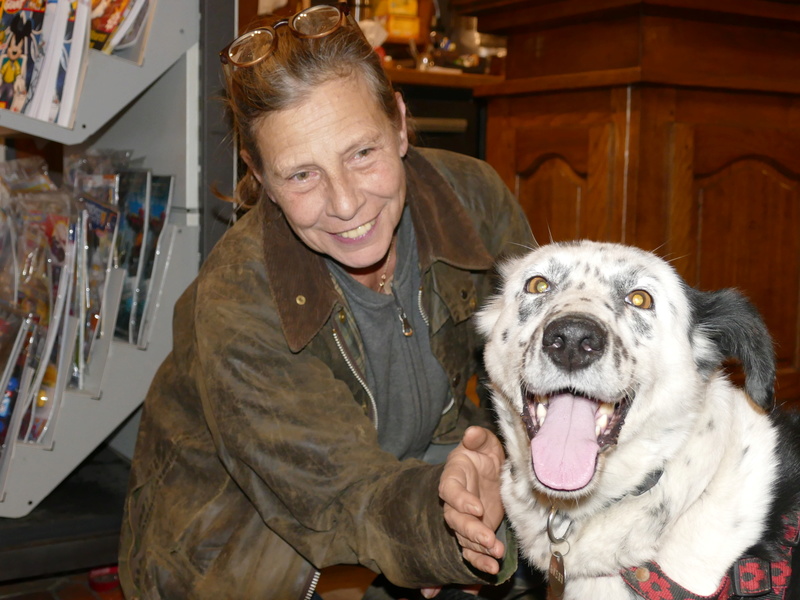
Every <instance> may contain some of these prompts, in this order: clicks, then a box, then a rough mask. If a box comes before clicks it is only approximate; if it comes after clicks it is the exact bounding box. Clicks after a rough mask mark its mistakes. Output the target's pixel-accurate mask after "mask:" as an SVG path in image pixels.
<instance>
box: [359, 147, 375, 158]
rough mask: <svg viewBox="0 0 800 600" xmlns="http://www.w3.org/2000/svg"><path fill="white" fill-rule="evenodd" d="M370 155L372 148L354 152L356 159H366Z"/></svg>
mask: <svg viewBox="0 0 800 600" xmlns="http://www.w3.org/2000/svg"><path fill="white" fill-rule="evenodd" d="M371 153H372V148H363V149H361V150H359V151H358V152H356V158H366V157H367V156H369V155H370V154H371Z"/></svg>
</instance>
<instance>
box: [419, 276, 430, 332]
mask: <svg viewBox="0 0 800 600" xmlns="http://www.w3.org/2000/svg"><path fill="white" fill-rule="evenodd" d="M417 308H419V314H420V315H422V320H423V321H425V325H427V326H428V327H430V326H431V323H430V321H429V320H428V315H426V314H425V309H424V308H422V286H421V285H420V286H419V292H418V293H417Z"/></svg>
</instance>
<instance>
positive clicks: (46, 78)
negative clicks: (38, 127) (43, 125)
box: [24, 0, 71, 121]
mask: <svg viewBox="0 0 800 600" xmlns="http://www.w3.org/2000/svg"><path fill="white" fill-rule="evenodd" d="M70 8H71V2H70V0H47V8H46V10H45V17H44V24H43V26H42V37H41V42H42V53H43V57H42V59H41V60H40V61H39V64H38V65H37V67H38V72H35V73H34V79H33V82H32V84H31V87H32V89H31V92H30V93H29V102H28V105H27V106H26V107H25V110H24V112H25V114H27V115H28V116H30V117H33V118H34V119H40V120H43V121H52V120H54V119H52V118H51V116H54V115H53V111H54V108H55V111H56V112H57V111H58V102H57V100H58V98H57V97H56V84H57V81H58V71H59V64H60V63H61V58H62V52H63V49H64V36H65V35H66V31H67V23H68V21H69V14H70ZM54 101H55V107H54Z"/></svg>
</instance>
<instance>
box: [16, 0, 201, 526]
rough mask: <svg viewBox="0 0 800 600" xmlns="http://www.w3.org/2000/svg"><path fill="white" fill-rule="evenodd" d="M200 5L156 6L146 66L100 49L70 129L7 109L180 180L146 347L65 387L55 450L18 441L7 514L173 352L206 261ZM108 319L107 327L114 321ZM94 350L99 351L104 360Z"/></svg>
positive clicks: (93, 443) (98, 364) (111, 357)
mask: <svg viewBox="0 0 800 600" xmlns="http://www.w3.org/2000/svg"><path fill="white" fill-rule="evenodd" d="M199 56H200V54H199V0H158V1H157V4H156V13H155V15H154V21H153V25H152V28H151V30H150V35H149V38H148V43H147V46H146V49H145V53H144V58H143V61H142V63H141V65H137V64H135V63H132V62H129V61H126V60H124V59H121V58H119V57H115V56H106V55H104V54H102V53H99V52H96V51H93V52H92V53H91V56H90V58H89V66H88V70H87V73H86V81H85V83H84V88H83V92H82V94H81V98H80V100H79V106H78V113H77V114H78V118H77V119H76V124H75V127H74V128H73V129H71V130H70V129H65V128H62V127H59V126H57V125H53V124H48V123H44V122H40V121H37V120H34V119H30V118H27V117H24V116H22V115H19V114H13V113H8V112H6V111H0V127H5V128H10V129H13V130H15V131H18V132H20V133H22V134H26V135H34V136H37V137H42V138H45V139H49V140H52V141H56V142H59V143H63V144H65V145H67V146H70V148H65V152H66V151H67V150H70V151H76V150H82V149H89V148H95V149H117V150H126V151H129V152H130V153H131V155H132V157H133V158H134V159H143V161H144V162H143V163H142V164H141V166H143V167H145V168H149V169H151V170H152V171H153V172H154V173H158V174H172V175H175V188H174V196H173V208H172V213H171V216H170V219H169V225H168V227H167V228H165V230H164V232H165V233H166V232H167V231H168V230H169V232H171V235H165V233H162V236H164V239H165V240H166V239H169V240H171V241H170V243H169V244H167V247H162V249H161V252H162V255H164V258H166V259H167V260H168V262H167V267H166V272H165V275H164V279H163V286H162V291H161V296H160V300H159V303H158V309H157V310H156V312H155V316H154V320H153V323H152V327H151V329H150V332H151V335H150V339H149V343H148V345H147V348H146V349H144V350H141V349H138V348H137V347H136V346H134V345H130V344H128V343H125V342H122V341H117V340H110V339H105V340H103V341H102V342H101V343H100V344H99V346H98V347H97V348H96V349H95V350H93V352H95V356H93V357H92V360H91V362H90V364H89V385H87V386H86V387H87V390H84V391H76V390H67V391H66V392H65V394H64V396H63V398H62V404H61V408H60V411H59V413H58V416H57V418H56V419H55V420H54V424H53V428H54V429H53V438H52V440H53V442H52V444H51V445H50V446H49V447H43V446H37V445H33V444H26V443H20V442H15V443H14V444H13V446H12V447H10V448H9V449H7V455H6V457H7V458H9V459H10V460H9V462H8V463H7V467H6V469H5V483H4V484H2V482H0V485H2V489H0V517H12V518H18V517H23V516H25V515H27V514H29V513H30V512H31V511H32V510H33V509H35V508H36V506H37V505H38V504H39V503H40V502H41V501H42V500H43V499H44V498H45V497H46V496H47V495H48V494H49V493H50V492H51V491H53V489H55V487H56V486H58V485H59V484H60V483H61V482H62V481H63V480H64V479H65V478H66V477H67V476H68V475H69V474H70V473H72V472H73V471H74V470H75V468H76V467H77V466H78V465H80V464H81V463H82V462H83V461H84V460H85V459H86V458H87V457H88V456H89V455H90V454H91V453H92V452H93V451H94V450H95V449H97V448H98V447H99V446H100V445H101V444H103V443H104V442H105V441H106V440H108V439H110V438H111V436H112V434H114V433H115V432H116V431H118V430H119V429H120V428H121V427H122V426H123V424H124V423H125V422H126V421H127V420H128V419H129V418H130V416H131V415H132V414H133V413H134V412H135V411H136V410H137V409H138V408H139V407H140V406H141V404H142V402H143V400H144V397H145V395H146V393H147V389H148V387H149V385H150V382H151V380H152V378H153V375H154V374H155V372H156V370H157V368H158V366H159V365H160V363H161V362H162V360H163V359H164V357H165V356H166V355H167V354H168V352H169V351H170V350H171V344H172V312H173V307H174V304H175V301H176V300H177V298H178V297H179V296H180V294H181V293H182V292H183V290H184V289H185V288H186V287H187V285H188V284H189V283H190V282H191V281H192V279H193V278H194V276H195V275H196V273H197V270H198V267H199V263H200V252H199V248H200V224H199V219H198V205H199V172H198V171H199V165H200V150H199V135H200V133H199V126H198V120H199V119H198V112H199V110H200V103H199V84H198V81H199V71H200V66H199V63H200V59H199ZM114 320H115V319H114V318H113V315H109V322H112V323H113V322H114ZM97 351H99V352H100V355H99V356H98V353H97Z"/></svg>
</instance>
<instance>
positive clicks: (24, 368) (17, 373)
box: [0, 317, 42, 490]
mask: <svg viewBox="0 0 800 600" xmlns="http://www.w3.org/2000/svg"><path fill="white" fill-rule="evenodd" d="M38 330H39V326H38V325H37V324H36V322H35V320H34V319H32V318H31V317H26V318H24V319H23V321H22V323H21V325H20V331H19V334H18V335H19V337H18V339H17V341H18V343H19V349H18V351H17V352H15V353H14V354H13V355H12V357H11V359H10V360H9V364H8V367H9V368H8V372H7V373H4V374H3V376H4V379H6V380H7V383H6V385H5V386H3V399H2V401H1V404H0V407H1V408H0V490H2V488H3V482H4V476H3V475H4V471H5V465H7V464H8V459H7V456H8V452H6V451H7V449H8V447H9V442H10V441H11V440H13V439H15V438H16V437H17V432H18V431H19V423H20V421H21V416H22V415H21V411H20V410H19V408H18V407H19V402H20V398H21V397H23V396H24V395H25V394H26V393H27V389H28V388H29V387H30V381H31V378H32V375H33V372H34V370H35V368H34V365H35V363H36V361H37V357H38V356H39V353H38V347H39V346H41V344H40V341H41V339H42V336H40V335H39V333H38Z"/></svg>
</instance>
